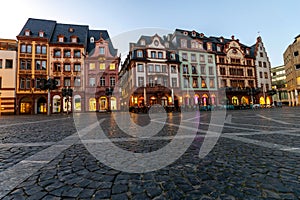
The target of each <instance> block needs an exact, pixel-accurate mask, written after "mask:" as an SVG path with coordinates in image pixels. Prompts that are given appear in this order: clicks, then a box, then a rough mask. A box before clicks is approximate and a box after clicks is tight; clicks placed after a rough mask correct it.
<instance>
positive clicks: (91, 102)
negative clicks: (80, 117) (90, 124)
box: [89, 98, 96, 111]
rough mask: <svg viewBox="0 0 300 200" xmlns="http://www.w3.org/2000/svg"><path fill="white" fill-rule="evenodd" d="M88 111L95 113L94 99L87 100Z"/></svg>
mask: <svg viewBox="0 0 300 200" xmlns="http://www.w3.org/2000/svg"><path fill="white" fill-rule="evenodd" d="M89 111H96V99H95V98H90V99H89Z"/></svg>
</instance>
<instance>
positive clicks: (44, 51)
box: [42, 46, 47, 55]
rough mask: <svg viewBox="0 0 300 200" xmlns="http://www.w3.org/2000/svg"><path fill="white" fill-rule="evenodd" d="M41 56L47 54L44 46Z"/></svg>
mask: <svg viewBox="0 0 300 200" xmlns="http://www.w3.org/2000/svg"><path fill="white" fill-rule="evenodd" d="M42 54H44V55H45V54H47V47H46V46H42Z"/></svg>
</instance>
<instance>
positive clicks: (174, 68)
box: [171, 65, 177, 73]
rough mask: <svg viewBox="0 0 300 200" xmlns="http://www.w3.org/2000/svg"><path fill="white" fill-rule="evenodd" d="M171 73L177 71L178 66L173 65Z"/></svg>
mask: <svg viewBox="0 0 300 200" xmlns="http://www.w3.org/2000/svg"><path fill="white" fill-rule="evenodd" d="M171 73H177V68H176V66H175V65H171Z"/></svg>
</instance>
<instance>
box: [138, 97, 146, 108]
mask: <svg viewBox="0 0 300 200" xmlns="http://www.w3.org/2000/svg"><path fill="white" fill-rule="evenodd" d="M144 104H145V101H144V97H143V96H141V97H139V99H138V106H139V107H142V106H144Z"/></svg>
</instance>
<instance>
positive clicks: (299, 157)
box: [0, 107, 300, 200]
mask: <svg viewBox="0 0 300 200" xmlns="http://www.w3.org/2000/svg"><path fill="white" fill-rule="evenodd" d="M221 112H222V111H221ZM299 113H300V108H299V107H292V108H291V107H283V108H272V109H257V110H232V111H226V116H227V117H226V120H225V121H224V122H223V123H221V124H214V123H212V122H211V115H212V112H210V111H207V112H206V111H203V112H201V113H198V115H196V117H195V116H194V117H190V118H183V117H182V115H181V114H180V113H170V114H167V115H166V118H167V119H166V120H165V121H164V120H161V118H159V117H157V118H150V117H149V115H147V114H131V117H132V119H133V120H134V121H135V123H136V124H139V125H141V126H147V124H149V123H150V122H151V123H153V124H157V127H159V125H163V128H162V129H161V130H160V131H159V132H158V133H157V134H156V135H151V137H145V136H143V137H134V136H132V135H128V134H126V133H125V132H124V131H122V130H121V129H120V128H119V127H118V124H117V123H116V121H115V118H114V117H113V115H115V116H121V113H97V114H96V113H83V114H76V115H74V116H73V115H72V114H71V115H68V116H67V115H51V116H46V115H30V116H29V115H27V116H1V117H0V139H1V140H0V141H1V142H0V199H5V200H7V199H114V200H116V199H120V200H123V199H143V200H144V199H157V200H158V199H249V200H250V199H251V200H252V199H300V124H299V121H300V114H299ZM216 114H218V113H217V112H216ZM95 116H96V117H95ZM74 120H75V122H76V120H81V121H83V120H86V122H89V123H90V124H91V125H92V124H93V123H94V122H97V121H98V122H99V124H100V126H101V129H103V132H104V133H105V134H106V136H107V138H108V139H100V140H96V139H95V137H96V136H98V132H97V131H99V127H98V126H99V124H97V123H96V125H98V126H90V127H89V128H87V127H84V126H83V124H80V122H81V121H80V122H78V121H77V122H76V123H74ZM181 120H183V123H182V124H180V121H181ZM94 124H95V123H94ZM195 124H196V128H195ZM223 124H224V126H223ZM81 125H82V127H81ZM220 127H221V128H223V129H222V134H221V135H220V137H219V138H217V139H218V140H216V141H217V143H216V145H214V146H212V149H211V151H210V152H207V153H208V154H207V155H206V156H204V157H203V158H200V157H199V150H200V148H201V145H202V144H203V141H204V138H205V136H206V135H207V134H208V133H207V130H218V128H220ZM180 128H182V130H184V134H183V135H182V136H181V138H182V140H185V139H187V138H191V137H192V136H191V135H189V133H190V132H192V131H195V133H196V134H197V135H196V137H192V143H191V145H190V146H189V147H188V149H187V150H186V151H184V153H183V155H182V156H180V157H179V159H177V160H175V161H174V162H172V163H171V164H170V165H167V166H165V167H162V168H159V169H157V170H154V171H145V172H136V173H134V172H128V170H126V169H128V168H129V167H131V166H130V163H126V162H124V163H115V164H117V165H118V166H121V167H122V166H124V170H119V169H115V168H112V167H109V166H107V165H106V164H105V162H102V160H100V159H97V156H94V155H93V154H92V153H91V152H90V151H89V150H88V149H89V148H88V147H89V146H86V145H88V144H89V143H93V144H94V145H95V144H96V145H100V147H103V146H104V147H105V144H107V143H112V144H114V145H115V146H116V147H118V148H120V149H123V150H124V151H126V152H131V153H132V152H134V153H148V152H156V151H158V150H159V149H161V148H164V147H166V146H167V145H168V144H169V143H171V142H172V139H173V138H174V137H175V135H176V133H177V131H178V130H179V129H180ZM78 133H82V134H83V133H84V134H85V135H84V134H83V136H84V137H79V135H80V134H78ZM132 133H133V134H134V131H133V132H132ZM212 133H213V134H212V135H210V137H217V136H218V134H217V133H214V132H213V131H212ZM101 145H102V146H101ZM176 150H181V149H180V146H178V149H174V151H176ZM106 151H107V152H105V155H107V156H108V157H109V158H107V160H109V159H112V160H113V159H116V162H117V160H118V159H120V157H121V156H120V155H115V154H113V153H112V152H111V151H110V149H106ZM159 162H161V160H153V163H159ZM146 164H149V163H146ZM150 164H151V162H150ZM138 169H139V168H138Z"/></svg>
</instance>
